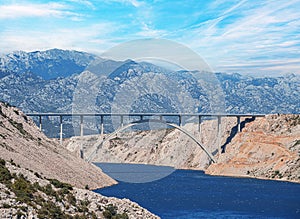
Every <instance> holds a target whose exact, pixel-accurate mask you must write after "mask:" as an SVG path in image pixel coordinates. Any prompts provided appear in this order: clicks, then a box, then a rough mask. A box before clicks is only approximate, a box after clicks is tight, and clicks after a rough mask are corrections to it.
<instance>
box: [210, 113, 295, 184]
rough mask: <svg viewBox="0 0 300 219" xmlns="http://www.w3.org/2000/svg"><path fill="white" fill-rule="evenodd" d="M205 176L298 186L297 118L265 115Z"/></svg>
mask: <svg viewBox="0 0 300 219" xmlns="http://www.w3.org/2000/svg"><path fill="white" fill-rule="evenodd" d="M226 148H227V150H226V153H224V154H222V155H221V156H220V157H219V159H218V163H217V164H212V165H210V166H209V167H208V169H207V170H206V173H208V174H213V175H230V176H252V177H258V178H270V179H282V180H290V181H296V182H300V157H299V155H300V115H268V116H266V117H264V118H257V119H256V120H255V121H254V122H252V123H249V124H247V125H246V127H245V128H244V129H243V130H242V132H241V133H238V134H237V135H236V136H235V137H234V138H233V140H232V141H231V142H230V143H229V144H228V145H227V147H226Z"/></svg>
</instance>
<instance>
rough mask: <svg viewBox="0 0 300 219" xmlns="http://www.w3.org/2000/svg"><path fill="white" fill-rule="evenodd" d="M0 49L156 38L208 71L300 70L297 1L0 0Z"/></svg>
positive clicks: (99, 47)
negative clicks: (182, 48)
mask: <svg viewBox="0 0 300 219" xmlns="http://www.w3.org/2000/svg"><path fill="white" fill-rule="evenodd" d="M0 12H1V13H0V27H1V28H0V48H1V53H8V52H11V51H15V50H25V51H35V50H45V49H50V48H61V49H74V50H80V51H87V52H92V53H96V54H101V53H102V52H104V51H106V50H107V49H109V48H111V47H112V46H115V45H117V44H119V43H123V42H127V41H130V40H135V39H143V38H162V39H168V40H173V41H175V42H178V43H182V44H183V45H186V46H188V47H189V48H191V49H192V50H194V51H195V52H197V53H198V54H199V55H200V56H201V57H202V58H203V59H204V60H205V61H206V62H207V63H208V64H209V65H210V66H211V68H212V69H213V70H214V71H218V72H228V73H232V72H239V73H245V74H255V75H279V74H287V73H296V74H300V0H265V1H263V0H230V1H225V0H169V1H165V0H145V1H142V0H99V1H98V0H57V1H47V0H19V1H18V0H1V1H0Z"/></svg>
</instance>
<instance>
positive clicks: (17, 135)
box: [0, 103, 116, 189]
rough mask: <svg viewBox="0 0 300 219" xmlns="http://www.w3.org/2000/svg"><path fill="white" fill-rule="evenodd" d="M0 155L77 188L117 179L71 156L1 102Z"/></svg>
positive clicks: (98, 185) (95, 186) (105, 183)
mask: <svg viewBox="0 0 300 219" xmlns="http://www.w3.org/2000/svg"><path fill="white" fill-rule="evenodd" d="M0 150H1V153H0V158H2V159H4V160H13V161H14V162H15V163H16V164H17V165H20V166H22V167H24V168H28V169H30V170H32V171H34V172H36V173H39V174H40V173H42V174H43V176H45V177H47V178H56V179H58V180H61V181H63V182H66V183H70V184H72V185H74V186H77V187H79V188H84V187H85V186H86V185H88V186H89V187H90V188H94V189H95V188H100V187H105V186H109V185H113V184H115V183H116V182H115V181H114V180H113V179H111V178H110V177H108V176H107V175H105V174H104V173H103V172H102V171H101V170H100V169H99V168H98V167H96V166H93V165H91V164H88V163H87V162H85V161H83V160H82V159H80V158H78V157H75V156H73V155H72V154H70V153H69V151H68V150H66V149H65V148H63V147H61V146H60V145H59V144H58V143H57V142H55V141H54V140H51V139H48V138H47V137H46V136H45V135H44V134H43V133H42V132H40V131H39V129H38V128H37V126H36V125H35V124H34V122H33V121H32V120H31V119H30V118H29V117H27V116H26V115H25V114H23V112H21V111H20V110H18V109H17V108H15V107H11V106H8V105H7V104H5V103H0Z"/></svg>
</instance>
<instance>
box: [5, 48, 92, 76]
mask: <svg viewBox="0 0 300 219" xmlns="http://www.w3.org/2000/svg"><path fill="white" fill-rule="evenodd" d="M95 59H96V56H95V55H92V54H88V53H84V52H78V51H68V50H60V49H50V50H46V51H35V52H29V53H26V52H23V51H16V52H13V53H10V54H7V55H3V56H2V57H0V70H1V71H2V72H3V73H1V75H0V78H1V77H3V76H4V75H5V74H4V73H5V72H10V73H16V74H23V73H28V72H31V73H33V74H35V75H37V76H41V77H42V78H44V79H47V80H48V79H54V78H57V77H67V76H70V75H72V74H74V73H80V72H82V71H83V70H84V69H85V68H86V67H87V66H88V65H89V64H90V63H91V62H92V61H93V60H95Z"/></svg>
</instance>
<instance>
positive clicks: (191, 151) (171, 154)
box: [66, 118, 236, 170]
mask: <svg viewBox="0 0 300 219" xmlns="http://www.w3.org/2000/svg"><path fill="white" fill-rule="evenodd" d="M235 125H236V119H235V118H223V119H222V133H223V136H222V139H221V142H220V143H221V145H223V144H225V142H226V140H227V138H228V136H229V135H230V133H231V131H232V128H233V127H235ZM216 127H217V121H216V120H205V121H203V122H202V124H201V132H199V131H198V125H197V124H194V123H187V124H186V125H184V126H183V127H182V128H183V129H185V130H186V131H188V132H189V133H191V134H193V135H194V136H195V137H196V138H197V139H199V140H200V142H201V144H202V145H203V146H204V147H205V148H207V150H208V151H209V152H211V153H213V154H216V153H217V152H218V146H217V138H216V136H217V128H216ZM104 137H106V136H104ZM101 141H102V138H101V135H94V136H93V135H92V136H84V137H72V138H71V139H70V140H68V141H67V142H66V148H67V149H68V150H70V151H73V152H74V153H75V154H77V156H78V154H79V152H78V150H79V148H80V147H81V146H83V151H84V156H85V158H87V157H89V156H90V155H91V154H92V152H93V151H95V150H96V148H97V147H98V146H99V145H100V143H101ZM92 161H93V162H115V163H142V164H155V165H164V166H172V167H175V168H178V169H201V170H203V169H205V168H206V167H207V166H208V165H209V164H210V162H211V161H210V159H209V158H208V156H207V155H206V154H205V152H204V151H203V150H202V149H201V148H200V147H199V145H197V144H196V143H195V142H194V141H193V140H192V139H191V138H189V137H188V136H187V135H186V134H184V133H182V132H180V131H179V130H177V129H158V130H151V131H133V132H132V131H127V132H126V131H125V132H122V133H118V135H116V136H114V137H113V138H112V139H111V140H109V141H107V142H106V143H104V144H103V145H102V146H101V147H100V148H99V150H98V152H97V153H96V156H95V157H94V159H93V160H92Z"/></svg>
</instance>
